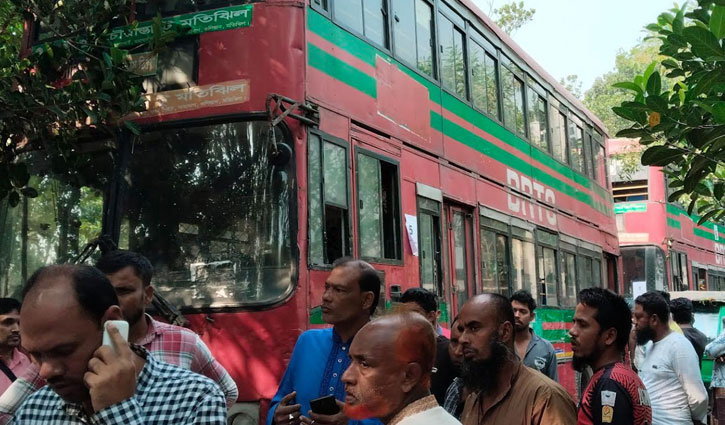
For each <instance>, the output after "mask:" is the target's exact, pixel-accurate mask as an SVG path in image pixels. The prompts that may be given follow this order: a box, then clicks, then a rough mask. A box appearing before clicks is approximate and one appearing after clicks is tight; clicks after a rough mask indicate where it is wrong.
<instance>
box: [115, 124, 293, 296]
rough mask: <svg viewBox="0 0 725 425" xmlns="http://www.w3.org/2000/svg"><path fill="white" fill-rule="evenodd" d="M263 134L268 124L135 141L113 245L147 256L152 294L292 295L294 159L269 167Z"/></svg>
mask: <svg viewBox="0 0 725 425" xmlns="http://www.w3.org/2000/svg"><path fill="white" fill-rule="evenodd" d="M275 131H276V132H277V134H276V136H275V137H276V140H277V141H282V140H283V136H282V134H281V132H280V131H279V130H278V129H276V130H275ZM269 136H270V134H269V124H268V123H267V122H262V121H250V122H233V123H224V124H215V125H206V126H196V127H183V128H174V129H168V130H161V131H155V132H151V133H145V134H143V135H142V136H140V137H139V138H138V139H137V140H136V141H135V142H134V145H133V147H132V154H131V159H130V161H129V165H128V168H127V170H126V172H125V175H124V178H123V182H124V184H125V187H126V188H125V191H124V192H125V195H124V196H123V199H122V201H121V210H122V211H123V217H124V218H123V221H122V224H121V232H120V235H121V236H120V241H119V245H120V247H121V248H124V249H130V250H133V251H137V252H140V253H142V254H144V255H145V256H146V257H148V258H149V260H150V261H151V263H152V264H153V266H154V269H155V271H154V285H155V287H156V290H157V291H159V292H160V293H161V294H162V295H163V296H164V297H165V298H166V299H167V300H168V301H170V302H171V303H172V304H174V305H176V306H178V307H182V308H183V307H187V308H188V307H191V308H199V307H232V306H239V305H244V304H260V303H269V302H272V301H276V300H278V299H280V298H281V297H283V296H284V295H286V294H287V293H289V291H290V290H291V288H292V285H293V279H294V276H295V273H294V268H295V266H294V262H293V261H292V258H293V255H292V249H293V247H295V246H296V244H294V240H295V237H296V233H295V232H294V230H293V228H292V222H291V219H290V212H291V211H292V209H291V208H290V203H291V202H293V201H294V197H293V194H294V175H295V174H294V160H293V159H290V160H289V161H286V163H284V164H281V165H280V164H279V163H277V162H274V163H273V162H271V161H270V155H271V152H272V149H273V144H272V142H271V141H270V137H269Z"/></svg>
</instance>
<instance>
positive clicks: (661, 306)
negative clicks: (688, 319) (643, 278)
mask: <svg viewBox="0 0 725 425" xmlns="http://www.w3.org/2000/svg"><path fill="white" fill-rule="evenodd" d="M659 292H660V291H649V292H645V293H644V294H642V295H640V296H638V297H637V299H635V300H634V302H635V304H639V305H641V306H642V309H643V310H644V311H645V313H647V314H649V315H653V314H656V315H657V317H659V319H660V321H661V322H662V323H669V321H670V307H669V306H668V305H667V301H666V300H665V298H664V297H663V296H662V294H660V293H659Z"/></svg>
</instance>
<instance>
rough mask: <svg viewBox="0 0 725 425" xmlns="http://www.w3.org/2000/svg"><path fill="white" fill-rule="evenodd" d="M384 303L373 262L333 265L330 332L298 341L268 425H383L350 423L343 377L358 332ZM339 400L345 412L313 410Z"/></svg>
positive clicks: (327, 316)
mask: <svg viewBox="0 0 725 425" xmlns="http://www.w3.org/2000/svg"><path fill="white" fill-rule="evenodd" d="M379 298H380V278H379V277H378V275H377V272H376V271H375V269H374V268H373V267H372V266H371V265H370V264H368V263H366V262H364V261H360V260H355V259H352V258H341V259H339V260H337V261H335V263H333V265H332V272H331V273H330V276H329V277H328V278H327V281H326V282H325V292H324V294H323V295H322V320H324V321H325V323H329V324H331V325H332V328H327V329H311V330H308V331H306V332H304V333H302V335H300V337H299V338H298V339H297V344H295V348H294V351H293V352H292V358H291V359H290V362H289V364H288V365H287V370H286V371H285V373H284V376H283V377H282V382H280V384H279V389H278V390H277V393H276V394H275V395H274V397H273V398H272V402H271V404H270V407H269V413H268V415H267V425H272V424H274V425H299V424H301V423H304V424H313V423H314V425H347V424H350V425H353V424H354V425H378V424H380V421H378V420H377V419H367V420H363V421H354V420H349V419H348V418H347V416H345V414H344V412H343V411H342V406H343V403H342V400H344V399H345V386H344V384H343V383H342V381H341V379H342V374H343V373H344V372H345V370H346V369H347V367H348V366H349V365H350V357H349V356H348V352H349V350H350V344H351V343H352V339H353V337H354V336H355V334H357V332H358V331H359V330H360V328H362V327H363V326H364V325H365V324H366V323H368V322H369V321H370V316H372V314H373V313H374V312H375V307H377V305H378V299H379ZM327 395H333V396H335V399H336V400H337V404H338V406H339V407H340V412H339V413H337V414H335V415H321V414H316V413H313V412H311V411H310V400H314V399H316V398H319V397H324V396H327Z"/></svg>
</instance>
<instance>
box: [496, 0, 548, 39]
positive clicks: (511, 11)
mask: <svg viewBox="0 0 725 425" xmlns="http://www.w3.org/2000/svg"><path fill="white" fill-rule="evenodd" d="M493 3H494V0H489V2H488V15H489V16H490V17H491V18H492V19H493V20H494V22H496V25H498V26H499V27H501V29H502V30H504V32H506V33H507V34H509V35H512V34H513V33H515V32H516V31H517V30H518V29H519V28H521V27H523V26H524V25H526V24H527V23H529V22H531V20H532V19H534V14H535V13H536V9H534V8H531V9H527V8H526V7H525V6H524V2H523V1H520V2H518V3H516V2H515V1H512V2H510V3H506V4H504V5H502V6H501V7H498V8H496V9H494V8H493Z"/></svg>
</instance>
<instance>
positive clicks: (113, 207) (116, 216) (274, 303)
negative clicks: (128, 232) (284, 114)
mask: <svg viewBox="0 0 725 425" xmlns="http://www.w3.org/2000/svg"><path fill="white" fill-rule="evenodd" d="M266 120H267V114H266V113H264V112H256V113H241V114H228V115H217V116H210V117H201V118H187V119H181V120H169V121H162V122H156V123H148V124H139V125H138V126H139V128H140V129H141V132H142V133H147V132H155V131H163V130H174V129H182V128H186V127H203V126H209V125H219V124H228V123H237V122H248V121H260V122H265V121H266ZM277 128H279V130H280V132H281V133H282V136H283V138H282V140H278V143H279V142H284V141H287V142H288V143H290V144H293V143H294V140H295V138H294V134H293V133H292V130H291V129H290V128H289V126H288V125H287V124H286V123H285V122H281V123H280V124H278V125H277ZM133 139H134V137H133V134H131V132H130V131H129V130H127V129H121V132H120V135H119V137H118V142H117V144H118V145H117V146H118V150H119V157H118V158H119V161H118V162H119V163H118V165H117V167H116V169H114V175H113V176H112V182H111V185H112V187H111V189H110V191H109V197H108V198H109V200H108V204H109V205H108V209H107V211H108V215H107V216H104V217H103V224H102V229H103V230H104V231H105V230H106V229H109V228H110V229H109V230H110V232H111V233H110V234H111V238H112V241H113V242H114V243H116V244H118V242H119V240H120V232H121V224H122V221H123V217H124V212H123V210H122V209H121V206H122V203H123V199H124V197H125V195H126V190H127V188H126V187H125V186H124V185H123V184H121V183H122V182H121V180H123V174H122V172H123V171H124V170H126V169H128V164H129V161H130V160H131V156H132V155H133V153H132V151H131V148H132V145H133ZM296 154H297V152H295V155H293V157H292V158H291V159H290V161H291V162H292V170H291V174H292V175H293V176H294V178H295V179H296V180H297V179H298V177H299V176H298V172H299V169H298V168H299V167H297V163H296V160H295V157H296ZM297 195H298V191H297V184H295V185H293V188H292V191H291V193H290V198H289V221H290V223H289V225H290V235H297V234H298V232H299V212H298V208H299V202H298V201H297ZM107 218H108V219H109V220H110V224H108V227H107V226H106V223H105V220H106V219H107ZM290 249H291V253H290V264H291V265H292V266H293V267H292V271H291V273H290V285H289V287H288V288H287V289H286V290H285V291H284V292H283V293H281V294H280V295H279V296H278V297H276V298H274V299H270V300H266V301H263V302H256V303H245V304H240V305H234V306H223V307H211V306H205V307H191V306H182V307H179V310H180V311H181V312H182V313H187V314H193V313H234V312H241V311H262V310H271V309H273V308H275V307H278V306H280V305H281V304H283V303H285V302H286V301H287V300H288V299H289V298H291V297H292V296H293V295H294V294H295V292H296V290H297V288H298V286H299V283H300V282H299V277H300V270H299V269H300V267H299V265H300V256H301V252H300V249H299V245H298V244H297V243H292V244H290Z"/></svg>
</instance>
